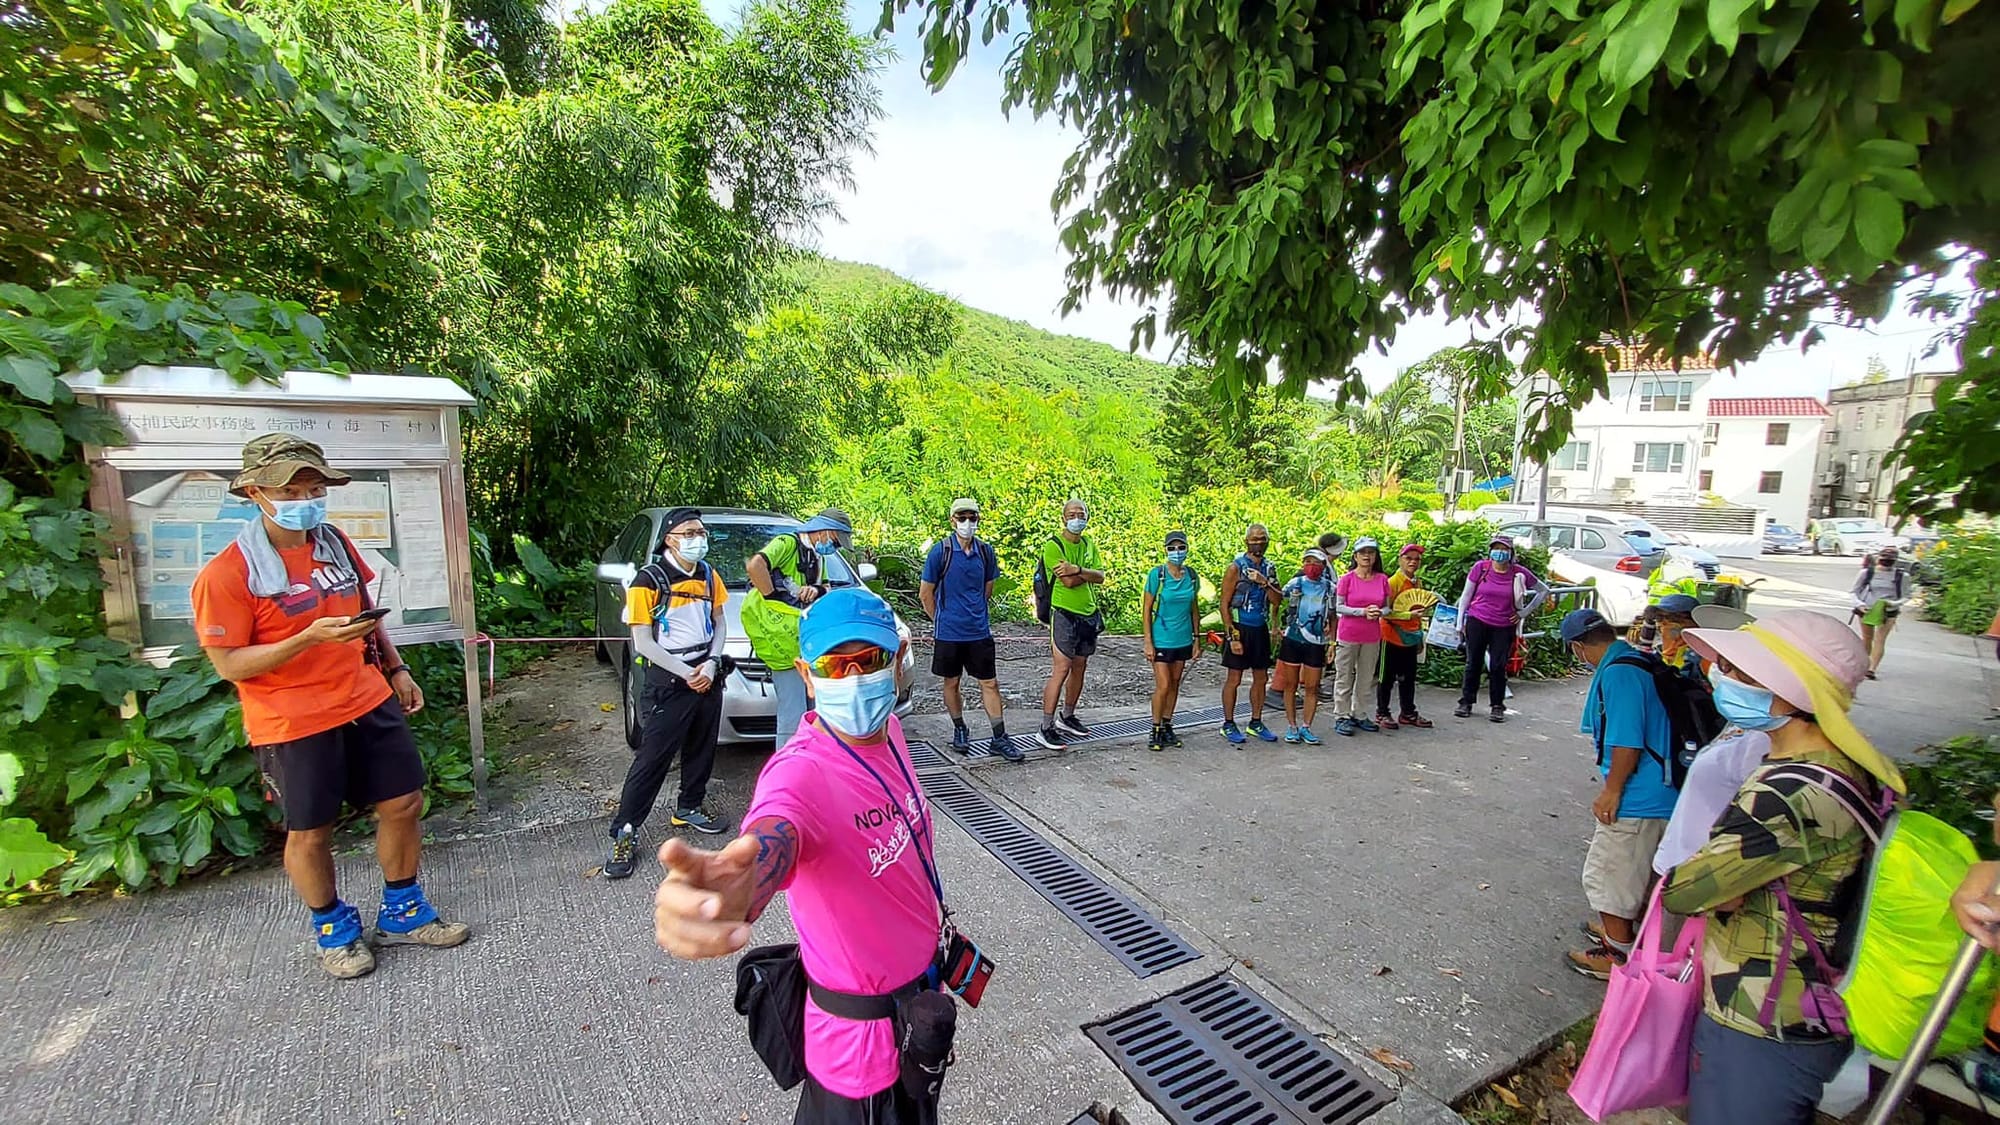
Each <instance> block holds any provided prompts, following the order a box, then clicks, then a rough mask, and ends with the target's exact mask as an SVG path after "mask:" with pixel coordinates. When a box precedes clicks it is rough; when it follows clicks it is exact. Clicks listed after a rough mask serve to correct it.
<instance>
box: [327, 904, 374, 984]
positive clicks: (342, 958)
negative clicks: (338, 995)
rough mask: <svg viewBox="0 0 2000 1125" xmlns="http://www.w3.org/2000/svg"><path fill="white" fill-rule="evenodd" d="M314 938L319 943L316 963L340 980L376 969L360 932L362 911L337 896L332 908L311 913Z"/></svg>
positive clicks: (363, 975)
mask: <svg viewBox="0 0 2000 1125" xmlns="http://www.w3.org/2000/svg"><path fill="white" fill-rule="evenodd" d="M313 938H314V940H315V941H317V942H318V943H319V964H320V967H321V968H323V969H325V970H326V971H327V972H328V973H329V974H331V975H332V976H335V977H338V978H339V979H341V980H352V979H354V978H355V977H365V976H367V975H368V974H369V973H372V972H374V971H375V952H374V951H373V950H371V949H369V948H368V942H367V941H366V940H365V939H364V937H363V935H362V933H361V912H360V911H359V910H356V909H355V908H354V907H352V906H349V905H348V904H347V903H344V902H341V901H340V900H338V899H335V900H334V903H333V907H332V909H330V910H328V911H326V912H325V913H323V914H322V913H319V912H314V914H313Z"/></svg>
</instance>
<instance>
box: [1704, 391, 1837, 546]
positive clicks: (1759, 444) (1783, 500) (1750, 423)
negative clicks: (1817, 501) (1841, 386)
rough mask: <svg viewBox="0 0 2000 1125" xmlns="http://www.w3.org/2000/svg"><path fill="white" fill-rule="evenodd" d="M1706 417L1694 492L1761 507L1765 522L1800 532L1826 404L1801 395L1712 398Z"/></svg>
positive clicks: (1809, 501)
mask: <svg viewBox="0 0 2000 1125" xmlns="http://www.w3.org/2000/svg"><path fill="white" fill-rule="evenodd" d="M1707 418H1708V421H1707V424H1706V425H1705V426H1704V427H1703V429H1702V435H1701V457H1700V460H1699V462H1698V469H1697V479H1696V482H1695V487H1696V488H1697V490H1698V491H1700V492H1701V493H1702V494H1703V495H1704V496H1719V497H1721V498H1722V499H1723V500H1725V501H1727V502H1729V503H1731V504H1735V505H1738V506H1740V507H1745V508H1762V509H1764V510H1765V511H1767V512H1769V513H1770V522H1772V523H1781V524H1787V525H1789V526H1791V527H1792V528H1793V529H1795V530H1799V531H1803V530H1805V525H1806V521H1807V520H1808V519H1810V518H1811V513H1810V507H1811V504H1812V493H1813V468H1814V460H1815V459H1816V458H1817V457H1818V456H1819V447H1820V432H1821V431H1822V430H1824V429H1825V428H1826V424H1827V418H1828V414H1827V409H1826V404H1825V403H1824V402H1821V401H1820V400H1819V399H1816V398H1811V397H1806V396H1798V397H1785V398H1769V397H1764V398H1717V397H1711V398H1709V399H1708V404H1707Z"/></svg>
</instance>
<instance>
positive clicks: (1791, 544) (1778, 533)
mask: <svg viewBox="0 0 2000 1125" xmlns="http://www.w3.org/2000/svg"><path fill="white" fill-rule="evenodd" d="M1806 546H1807V542H1806V537H1805V533H1804V532H1802V531H1800V530H1799V529H1797V528H1795V527H1788V526H1786V525H1785V524H1782V523H1767V524H1765V525H1764V553H1765V554H1767V555H1796V554H1798V553H1799V552H1801V551H1804V550H1805V549H1806Z"/></svg>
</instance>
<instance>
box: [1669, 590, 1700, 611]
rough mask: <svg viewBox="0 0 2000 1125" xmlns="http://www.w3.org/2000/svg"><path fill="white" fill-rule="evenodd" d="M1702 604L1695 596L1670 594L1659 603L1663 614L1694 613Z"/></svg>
mask: <svg viewBox="0 0 2000 1125" xmlns="http://www.w3.org/2000/svg"><path fill="white" fill-rule="evenodd" d="M1700 604H1701V603H1700V602H1698V601H1696V600H1695V599H1694V595H1693V594H1668V595H1667V596H1666V597H1664V598H1661V599H1660V602H1659V605H1660V612H1661V613H1693V612H1694V610H1695V607H1696V606H1698V605H1700Z"/></svg>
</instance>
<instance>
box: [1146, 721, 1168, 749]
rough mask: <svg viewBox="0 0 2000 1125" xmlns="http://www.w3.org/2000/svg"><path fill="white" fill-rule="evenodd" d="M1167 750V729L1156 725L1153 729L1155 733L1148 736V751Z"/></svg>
mask: <svg viewBox="0 0 2000 1125" xmlns="http://www.w3.org/2000/svg"><path fill="white" fill-rule="evenodd" d="M1166 748H1167V736H1166V731H1165V728H1164V727H1161V726H1159V725H1157V724H1155V725H1154V727H1153V733H1152V734H1149V735H1147V736H1146V749H1148V750H1165V749H1166Z"/></svg>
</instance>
